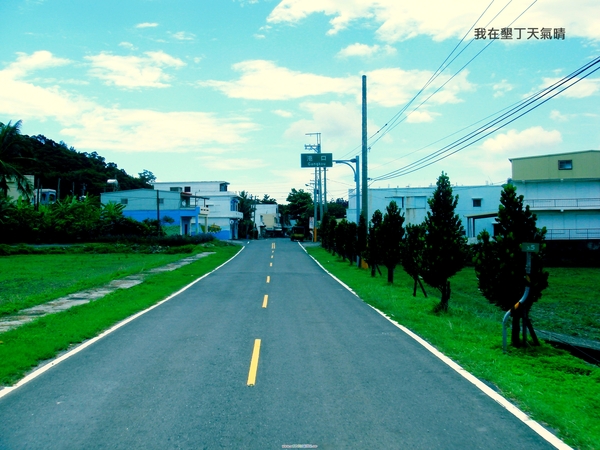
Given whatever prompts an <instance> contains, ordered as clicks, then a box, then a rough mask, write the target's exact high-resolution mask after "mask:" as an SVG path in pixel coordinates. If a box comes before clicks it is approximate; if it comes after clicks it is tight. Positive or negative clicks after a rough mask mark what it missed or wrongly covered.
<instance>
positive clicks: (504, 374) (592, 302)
mask: <svg viewBox="0 0 600 450" xmlns="http://www.w3.org/2000/svg"><path fill="white" fill-rule="evenodd" d="M307 250H308V252H309V253H310V254H311V255H312V256H314V257H315V258H316V259H317V260H319V262H321V264H322V265H323V266H324V267H325V268H326V269H327V270H328V271H330V272H331V273H333V274H334V275H335V276H336V277H338V278H339V279H340V280H342V281H343V282H344V283H346V284H347V285H349V286H350V287H351V288H352V289H353V290H354V291H355V292H356V293H357V294H358V295H359V296H360V297H361V298H362V299H363V300H364V301H365V302H367V303H369V304H371V305H373V306H374V307H376V308H377V309H379V310H381V311H382V312H384V313H385V314H386V315H388V316H390V317H392V318H393V319H394V320H396V321H397V322H399V323H400V324H402V325H404V326H406V327H407V328H409V329H411V330H412V331H414V332H415V333H417V334H418V335H420V336H421V337H423V338H424V339H425V340H427V341H428V342H430V343H431V344H433V345H434V346H435V347H436V348H438V349H439V350H440V351H441V352H443V353H444V354H446V355H447V356H449V357H450V358H452V359H453V360H454V361H456V362H458V363H459V364H461V365H462V366H463V367H464V368H465V369H466V370H468V371H469V372H471V373H472V374H474V375H475V376H477V377H479V378H480V379H483V380H485V381H486V382H488V383H491V384H493V385H495V386H496V387H497V388H498V390H500V392H501V393H502V394H503V395H504V396H505V397H506V398H508V399H509V400H511V401H513V402H514V403H516V404H517V405H518V406H519V407H520V408H521V409H522V410H524V411H525V412H527V413H528V414H530V415H531V416H532V417H533V418H534V419H535V420H537V421H539V422H541V423H542V424H546V425H548V426H549V427H550V428H552V429H554V430H555V431H556V432H557V434H558V435H559V436H560V437H561V438H563V439H564V440H565V441H566V442H567V443H569V444H570V445H572V446H574V447H577V448H587V449H598V448H600V367H598V366H595V365H592V364H588V363H586V362H584V361H582V360H579V359H577V358H575V357H574V356H572V355H570V354H568V353H567V352H565V351H562V350H559V349H555V348H554V347H552V346H550V345H547V344H543V345H542V346H541V347H537V348H528V349H513V348H510V349H509V351H508V353H507V354H504V353H503V352H502V328H501V321H502V316H503V314H504V313H503V312H502V311H500V310H499V309H497V308H496V307H494V306H492V305H490V304H489V303H488V302H487V300H485V298H483V297H482V296H481V295H480V294H479V292H478V290H477V285H476V279H475V274H474V271H473V268H467V269H465V270H463V271H462V272H460V273H459V274H458V275H456V276H455V277H453V278H452V280H451V283H452V296H451V298H450V311H449V312H448V313H446V314H434V313H433V307H434V306H435V305H436V304H437V303H439V293H438V292H437V291H435V290H433V289H432V288H430V287H428V288H427V292H428V294H429V298H424V297H423V294H422V293H421V292H420V291H419V292H418V293H417V297H416V298H415V297H413V296H412V287H413V285H412V280H411V279H410V278H409V277H408V276H407V275H406V274H405V273H404V272H403V271H402V270H401V269H397V270H396V275H395V281H394V285H389V284H388V283H387V281H386V272H385V270H383V276H378V277H376V278H371V277H370V272H369V271H367V270H361V269H357V268H355V267H352V266H350V265H349V263H348V262H347V261H345V262H342V261H340V260H339V259H338V258H336V257H334V256H332V255H331V254H329V253H327V252H326V251H325V250H323V249H322V248H320V247H309V248H307ZM598 272H599V271H598V270H593V269H550V280H549V283H550V286H551V287H550V288H549V289H548V291H547V292H545V293H544V297H543V298H542V300H540V302H539V304H536V305H534V307H533V310H532V311H533V312H534V314H533V316H534V320H535V322H534V325H535V326H536V327H542V328H545V329H550V330H555V331H559V330H557V329H556V328H557V327H562V328H560V330H562V331H563V332H567V331H570V330H571V329H574V330H578V331H577V333H579V334H581V335H586V336H593V333H594V332H597V326H598V324H597V322H596V323H595V325H594V326H595V327H596V331H593V329H592V330H591V331H590V330H589V329H588V328H587V327H586V326H585V323H586V321H587V318H585V317H581V316H589V313H587V311H590V310H591V311H594V314H597V312H598V302H599V299H598V298H597V296H596V297H595V298H594V296H593V291H594V289H595V291H596V292H597V286H598V282H599V281H600V279H599V278H598V277H599V274H598ZM577 286H579V288H582V291H580V292H582V294H581V296H579V295H578V294H577V289H579V288H578V287H577ZM594 286H596V288H594ZM586 289H589V290H586ZM590 290H591V295H589V293H590ZM565 292H568V295H567V294H566V293H565ZM552 305H554V306H552ZM582 307H585V310H584V311H585V313H584V314H582V313H581V312H582ZM577 311H579V312H580V313H579V314H578V313H577ZM551 312H554V315H552V314H551ZM557 316H559V317H560V320H554V319H555V318H556V317H557ZM592 328H593V327H592Z"/></svg>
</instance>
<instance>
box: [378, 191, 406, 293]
mask: <svg viewBox="0 0 600 450" xmlns="http://www.w3.org/2000/svg"><path fill="white" fill-rule="evenodd" d="M403 224H404V216H403V215H402V214H401V213H400V209H398V204H397V203H396V202H395V201H394V200H392V201H391V202H390V204H389V205H388V206H386V208H385V214H384V215H383V222H381V228H380V231H379V237H380V241H381V243H380V245H381V262H382V263H383V265H384V266H385V267H386V268H387V280H388V283H393V282H394V269H395V268H396V266H397V265H398V264H399V263H400V261H401V254H402V238H403V237H404V227H403Z"/></svg>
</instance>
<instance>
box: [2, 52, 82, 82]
mask: <svg viewBox="0 0 600 450" xmlns="http://www.w3.org/2000/svg"><path fill="white" fill-rule="evenodd" d="M17 55H18V57H17V60H16V61H15V62H14V63H11V64H9V65H8V67H7V68H6V69H5V70H4V71H3V72H7V73H9V74H10V76H11V77H13V78H22V77H24V76H26V75H27V74H29V73H30V72H33V71H36V70H41V69H46V68H49V67H58V66H65V65H68V64H71V61H70V60H68V59H64V58H57V57H56V56H54V55H53V54H52V53H50V52H49V51H46V50H40V51H37V52H33V53H32V54H31V55H28V54H26V53H20V52H19V53H17Z"/></svg>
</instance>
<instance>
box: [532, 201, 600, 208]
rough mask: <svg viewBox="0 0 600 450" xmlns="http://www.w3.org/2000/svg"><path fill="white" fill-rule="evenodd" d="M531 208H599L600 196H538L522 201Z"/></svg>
mask: <svg viewBox="0 0 600 450" xmlns="http://www.w3.org/2000/svg"><path fill="white" fill-rule="evenodd" d="M523 203H524V204H525V205H528V206H529V207H530V208H531V209H546V208H552V209H564V208H566V209H572V208H574V209H584V208H600V198H548V199H544V198H539V199H530V200H528V199H525V200H524V201H523Z"/></svg>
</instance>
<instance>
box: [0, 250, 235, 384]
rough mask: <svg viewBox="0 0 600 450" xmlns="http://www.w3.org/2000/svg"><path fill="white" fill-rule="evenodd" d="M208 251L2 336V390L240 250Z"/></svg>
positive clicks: (155, 301)
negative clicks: (172, 269)
mask: <svg viewBox="0 0 600 450" xmlns="http://www.w3.org/2000/svg"><path fill="white" fill-rule="evenodd" d="M206 250H207V251H211V252H215V253H214V254H211V255H209V256H207V257H205V258H202V259H199V260H197V261H195V262H193V263H191V264H188V265H186V266H183V267H181V268H179V269H177V270H174V271H172V272H160V273H156V274H151V275H148V276H147V277H146V278H145V280H144V282H143V283H141V284H139V285H137V286H134V287H132V288H129V289H119V290H117V291H115V292H113V293H111V294H108V295H106V296H105V297H103V298H101V299H99V300H96V301H94V302H91V303H87V304H85V305H80V306H75V307H73V308H71V309H69V310H67V311H63V312H60V313H56V314H49V315H47V316H43V317H40V318H39V319H37V320H35V321H33V322H30V323H27V324H25V325H22V326H21V327H19V328H16V329H14V330H10V331H7V332H4V333H0V386H1V385H10V384H13V383H15V382H16V381H17V380H19V379H20V378H22V377H23V375H25V374H26V373H27V372H28V371H29V370H31V369H32V368H34V367H35V366H36V365H37V364H39V363H40V362H42V361H44V360H47V359H51V358H54V357H55V356H56V355H57V354H58V353H60V352H61V351H64V350H67V349H68V348H69V347H71V346H72V345H74V344H77V343H80V342H82V341H84V340H86V339H90V338H92V337H94V336H97V335H98V334H100V333H101V332H102V331H104V330H106V329H108V328H110V327H111V326H112V325H114V324H116V323H118V322H119V321H121V320H123V319H126V318H127V317H129V316H131V315H133V314H135V313H137V312H139V311H141V310H143V309H146V308H148V307H150V306H152V305H153V304H155V303H157V302H159V301H160V300H163V299H164V298H166V297H168V296H169V295H170V294H172V293H173V292H176V291H177V290H179V289H181V288H182V287H184V286H186V285H187V284H189V283H191V282H192V281H194V280H195V279H197V278H198V277H200V276H202V275H204V274H206V273H208V272H210V271H211V270H213V269H215V268H216V267H218V266H219V265H221V264H223V263H224V262H226V261H227V260H229V259H230V258H231V257H233V256H234V255H235V254H236V253H237V252H239V251H240V247H239V246H234V245H218V246H211V247H210V248H207V249H206ZM92 256H94V255H88V257H92ZM179 257H180V258H182V257H183V256H182V255H179Z"/></svg>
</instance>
